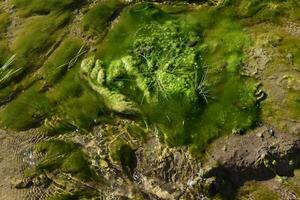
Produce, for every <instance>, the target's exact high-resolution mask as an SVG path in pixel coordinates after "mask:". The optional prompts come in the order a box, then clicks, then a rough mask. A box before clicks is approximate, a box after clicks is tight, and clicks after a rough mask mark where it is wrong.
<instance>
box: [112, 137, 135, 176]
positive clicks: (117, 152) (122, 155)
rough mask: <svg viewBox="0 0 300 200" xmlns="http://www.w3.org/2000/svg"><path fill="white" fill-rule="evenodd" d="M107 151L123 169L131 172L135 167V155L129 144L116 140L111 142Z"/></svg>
mask: <svg viewBox="0 0 300 200" xmlns="http://www.w3.org/2000/svg"><path fill="white" fill-rule="evenodd" d="M109 153H110V157H111V158H112V160H113V161H115V162H118V163H120V164H121V165H122V167H123V168H124V169H125V170H128V172H132V170H134V168H135V167H136V163H137V160H136V155H135V152H134V150H133V149H132V147H131V146H130V145H128V144H126V143H123V142H121V141H117V142H115V143H114V144H112V147H111V148H110V152H109Z"/></svg>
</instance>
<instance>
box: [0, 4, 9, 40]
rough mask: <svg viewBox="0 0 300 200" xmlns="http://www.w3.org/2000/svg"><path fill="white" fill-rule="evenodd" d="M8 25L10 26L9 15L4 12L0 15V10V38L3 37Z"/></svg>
mask: <svg viewBox="0 0 300 200" xmlns="http://www.w3.org/2000/svg"><path fill="white" fill-rule="evenodd" d="M9 24H10V18H9V14H8V13H6V12H3V13H1V10H0V38H2V37H3V35H4V33H5V32H6V30H7V27H8V26H9Z"/></svg>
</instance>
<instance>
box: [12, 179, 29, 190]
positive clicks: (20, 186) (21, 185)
mask: <svg viewBox="0 0 300 200" xmlns="http://www.w3.org/2000/svg"><path fill="white" fill-rule="evenodd" d="M32 186H33V182H32V180H28V181H25V180H22V181H19V182H18V183H16V185H15V188H17V189H26V188H30V187H32Z"/></svg>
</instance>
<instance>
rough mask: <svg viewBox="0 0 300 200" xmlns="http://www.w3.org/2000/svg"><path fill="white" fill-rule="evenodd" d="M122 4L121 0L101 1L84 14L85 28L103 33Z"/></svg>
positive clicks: (96, 32)
mask: <svg viewBox="0 0 300 200" xmlns="http://www.w3.org/2000/svg"><path fill="white" fill-rule="evenodd" d="M122 6H123V4H122V3H121V1H120V0H106V1H101V2H100V3H98V4H97V5H96V6H95V7H93V8H91V9H90V10H89V11H88V12H87V13H86V14H85V15H84V18H83V28H84V29H85V30H88V31H90V32H91V33H95V34H98V35H99V34H101V33H103V32H104V31H105V30H106V27H107V25H108V24H109V23H110V20H111V19H112V18H113V17H114V15H116V14H118V13H117V12H118V11H119V10H120V9H121V8H122Z"/></svg>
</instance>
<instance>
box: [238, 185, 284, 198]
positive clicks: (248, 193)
mask: <svg viewBox="0 0 300 200" xmlns="http://www.w3.org/2000/svg"><path fill="white" fill-rule="evenodd" d="M236 199H237V200H246V199H253V200H261V199H264V200H279V199H280V197H279V196H278V194H277V193H276V192H275V191H272V190H270V189H269V188H267V187H265V186H263V185H262V184H260V183H256V182H251V183H248V184H246V185H244V186H242V188H241V189H239V191H238V193H237V196H236Z"/></svg>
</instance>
